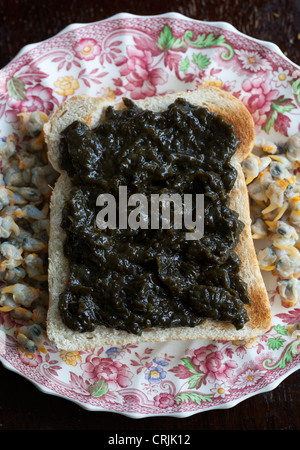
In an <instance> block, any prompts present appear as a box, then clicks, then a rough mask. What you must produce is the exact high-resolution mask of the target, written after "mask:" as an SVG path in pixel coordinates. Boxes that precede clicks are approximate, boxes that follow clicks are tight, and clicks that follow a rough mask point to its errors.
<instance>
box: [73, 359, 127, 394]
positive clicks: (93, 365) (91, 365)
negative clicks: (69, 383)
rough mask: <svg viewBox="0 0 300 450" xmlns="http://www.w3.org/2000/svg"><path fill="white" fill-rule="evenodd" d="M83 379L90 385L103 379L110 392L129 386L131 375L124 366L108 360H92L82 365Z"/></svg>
mask: <svg viewBox="0 0 300 450" xmlns="http://www.w3.org/2000/svg"><path fill="white" fill-rule="evenodd" d="M81 367H82V369H83V371H84V377H85V378H86V379H88V380H89V382H91V383H95V382H96V381H98V380H100V379H101V378H103V379H104V380H105V381H106V382H107V385H108V388H109V390H110V391H115V390H116V389H118V388H120V387H121V388H125V387H128V386H130V384H131V379H132V377H133V373H132V372H131V371H130V370H129V369H128V367H127V366H126V365H125V364H122V363H120V362H119V361H116V360H112V359H110V358H98V357H95V358H92V359H90V361H89V362H87V363H84V364H82V366H81Z"/></svg>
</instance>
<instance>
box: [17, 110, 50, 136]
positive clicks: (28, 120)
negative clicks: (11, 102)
mask: <svg viewBox="0 0 300 450" xmlns="http://www.w3.org/2000/svg"><path fill="white" fill-rule="evenodd" d="M19 118H20V130H21V132H22V133H24V134H25V135H27V136H31V137H33V136H38V135H39V134H40V133H42V131H43V126H44V125H45V123H46V122H48V120H49V119H48V116H47V114H45V113H44V112H42V111H34V112H32V113H30V114H29V113H27V112H22V113H20V114H19Z"/></svg>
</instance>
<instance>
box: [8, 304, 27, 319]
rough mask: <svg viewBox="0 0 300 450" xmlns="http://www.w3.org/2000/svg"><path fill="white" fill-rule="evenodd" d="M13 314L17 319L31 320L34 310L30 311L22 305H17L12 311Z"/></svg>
mask: <svg viewBox="0 0 300 450" xmlns="http://www.w3.org/2000/svg"><path fill="white" fill-rule="evenodd" d="M11 316H12V317H13V318H14V319H17V320H31V319H32V311H30V309H27V308H23V307H22V306H17V307H16V308H14V309H13V310H12V311H11Z"/></svg>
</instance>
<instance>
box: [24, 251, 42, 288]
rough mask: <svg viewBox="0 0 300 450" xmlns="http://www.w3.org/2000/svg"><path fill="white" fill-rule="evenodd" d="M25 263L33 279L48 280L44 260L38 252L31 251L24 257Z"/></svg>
mask: <svg viewBox="0 0 300 450" xmlns="http://www.w3.org/2000/svg"><path fill="white" fill-rule="evenodd" d="M24 264H25V268H26V271H27V274H28V276H29V277H30V278H32V279H33V280H38V281H46V280H47V274H46V273H45V270H44V261H43V259H42V258H41V257H40V256H39V255H37V254H36V253H29V254H28V255H27V256H26V257H25V258H24Z"/></svg>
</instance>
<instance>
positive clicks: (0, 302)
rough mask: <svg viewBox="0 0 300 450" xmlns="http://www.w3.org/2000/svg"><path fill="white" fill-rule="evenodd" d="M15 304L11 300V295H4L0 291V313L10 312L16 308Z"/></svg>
mask: <svg viewBox="0 0 300 450" xmlns="http://www.w3.org/2000/svg"><path fill="white" fill-rule="evenodd" d="M17 307H18V305H17V303H16V302H15V301H14V300H13V297H12V295H11V294H5V293H4V292H1V291H0V311H1V312H10V311H13V310H14V309H15V308H17Z"/></svg>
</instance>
